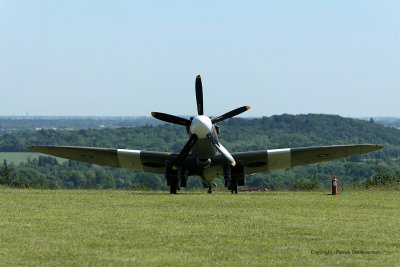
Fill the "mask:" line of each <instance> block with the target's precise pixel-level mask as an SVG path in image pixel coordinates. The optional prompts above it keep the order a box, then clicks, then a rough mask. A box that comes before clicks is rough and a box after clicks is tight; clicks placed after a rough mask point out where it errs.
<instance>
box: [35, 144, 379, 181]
mask: <svg viewBox="0 0 400 267" xmlns="http://www.w3.org/2000/svg"><path fill="white" fill-rule="evenodd" d="M28 148H29V149H30V150H33V151H36V152H40V153H43V154H48V155H52V156H56V157H61V158H66V159H71V160H76V161H82V162H86V163H90V164H98V165H103V166H109V167H114V168H125V169H131V170H137V171H146V172H151V173H158V174H165V172H166V168H165V166H167V165H170V164H172V163H173V162H175V159H176V158H177V156H178V154H174V153H169V152H152V151H142V150H129V149H111V148H97V147H78V146H32V147H28ZM381 148H382V146H379V145H370V144H364V145H337V146H315V147H298V148H283V149H270V150H261V151H251V152H239V153H232V156H233V157H234V159H235V160H236V162H237V163H238V164H239V165H241V166H243V167H244V172H245V174H253V173H258V172H265V171H271V170H279V169H286V168H291V167H296V166H301V165H308V164H313V163H318V162H324V161H329V160H334V159H339V158H346V157H350V156H354V155H359V154H364V153H368V152H372V151H375V150H378V149H381ZM188 161H192V162H194V160H193V159H190V157H189V158H188ZM213 161H214V162H213V164H212V165H213V166H220V168H222V167H223V165H224V164H226V162H225V158H224V157H223V156H222V155H217V157H216V158H215V159H214V160H213ZM193 167H194V166H193ZM194 168H195V167H194Z"/></svg>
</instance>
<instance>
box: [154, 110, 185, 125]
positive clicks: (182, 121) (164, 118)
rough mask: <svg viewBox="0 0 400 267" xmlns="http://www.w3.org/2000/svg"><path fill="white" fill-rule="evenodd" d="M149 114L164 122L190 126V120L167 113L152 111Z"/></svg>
mask: <svg viewBox="0 0 400 267" xmlns="http://www.w3.org/2000/svg"><path fill="white" fill-rule="evenodd" d="M151 115H152V116H153V117H154V118H156V119H159V120H162V121H165V122H170V123H173V124H178V125H183V126H190V123H191V122H190V120H187V119H184V118H181V117H177V116H174V115H169V114H165V113H161V112H152V113H151Z"/></svg>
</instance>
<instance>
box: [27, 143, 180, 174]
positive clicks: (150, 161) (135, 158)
mask: <svg viewBox="0 0 400 267" xmlns="http://www.w3.org/2000/svg"><path fill="white" fill-rule="evenodd" d="M28 149H30V150H33V151H36V152H40V153H43V154H48V155H52V156H55V157H60V158H66V159H71V160H76V161H82V162H86V163H90V164H98V165H103V166H109V167H114V168H125V169H131V170H137V171H146V172H152V173H159V174H165V166H166V165H167V164H166V163H168V162H170V163H173V162H174V161H175V159H176V157H177V154H173V153H168V152H151V151H141V150H129V149H112V148H100V147H79V146H32V147H28Z"/></svg>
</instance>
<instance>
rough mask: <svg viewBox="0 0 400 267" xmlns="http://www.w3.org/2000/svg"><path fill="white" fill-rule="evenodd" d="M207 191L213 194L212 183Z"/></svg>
mask: <svg viewBox="0 0 400 267" xmlns="http://www.w3.org/2000/svg"><path fill="white" fill-rule="evenodd" d="M207 193H209V194H211V193H212V187H211V185H210V186H209V187H208V191H207Z"/></svg>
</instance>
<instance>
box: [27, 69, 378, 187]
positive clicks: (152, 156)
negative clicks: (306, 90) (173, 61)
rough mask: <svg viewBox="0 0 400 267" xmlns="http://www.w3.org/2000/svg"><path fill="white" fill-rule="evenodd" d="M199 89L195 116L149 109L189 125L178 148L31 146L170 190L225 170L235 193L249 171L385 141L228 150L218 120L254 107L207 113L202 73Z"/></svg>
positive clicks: (207, 183) (359, 150) (331, 156)
mask: <svg viewBox="0 0 400 267" xmlns="http://www.w3.org/2000/svg"><path fill="white" fill-rule="evenodd" d="M195 92H196V103H197V116H194V117H191V118H190V119H185V118H181V117H177V116H174V115H169V114H166V113H161V112H152V113H151V115H152V116H153V117H154V118H156V119H159V120H162V121H164V122H169V123H173V124H178V125H182V126H185V127H186V130H187V133H188V135H189V139H188V141H187V142H186V144H185V145H184V147H183V149H182V150H181V151H180V153H172V152H154V151H143V150H131V149H112V148H98V147H79V146H31V147H28V149H30V150H33V151H36V152H40V153H44V154H48V155H52V156H56V157H61V158H66V159H70V160H76V161H81V162H86V163H91V164H98V165H104V166H110V167H114V168H125V169H130V170H136V171H145V172H151V173H157V174H164V175H165V177H166V180H167V185H168V186H169V188H170V193H171V194H176V193H177V191H178V190H180V188H181V187H186V181H187V179H188V177H189V176H198V177H200V178H201V180H202V183H203V185H204V187H205V188H208V193H211V192H212V186H213V184H214V181H215V180H216V179H217V177H218V176H223V177H224V180H225V186H227V187H228V190H230V191H231V192H232V194H233V193H235V194H237V193H238V186H243V185H244V184H245V176H246V175H249V174H255V173H259V172H267V171H272V170H278V169H286V168H292V167H296V166H301V165H308V164H314V163H319V162H324V161H329V160H335V159H339V158H345V157H346V158H347V157H350V156H354V155H358V154H364V153H369V152H372V151H376V150H378V149H381V148H382V147H383V146H380V145H373V144H359V145H353V144H352V145H333V146H313V147H297V148H280V149H268V150H260V151H248V152H237V153H229V152H228V150H226V149H225V147H224V146H223V145H222V144H221V142H219V140H218V134H220V128H219V126H218V125H217V123H219V122H221V121H224V120H226V119H229V118H232V117H234V116H237V115H239V114H241V113H243V112H245V111H247V110H249V109H250V107H249V106H243V107H240V108H237V109H234V110H232V111H230V112H227V113H225V114H223V115H221V116H218V117H216V118H212V117H208V116H206V115H204V109H203V86H202V82H201V77H200V75H198V76H197V77H196V81H195Z"/></svg>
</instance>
